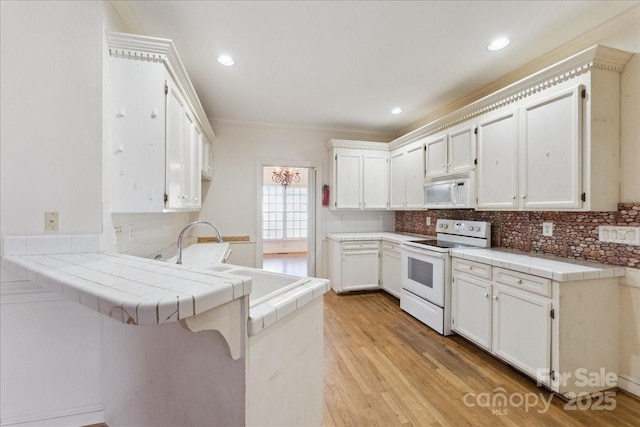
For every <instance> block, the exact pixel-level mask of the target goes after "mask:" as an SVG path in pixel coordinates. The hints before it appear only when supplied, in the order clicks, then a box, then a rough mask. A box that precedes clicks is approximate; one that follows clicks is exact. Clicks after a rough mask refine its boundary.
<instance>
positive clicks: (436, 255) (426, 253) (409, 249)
mask: <svg viewBox="0 0 640 427" xmlns="http://www.w3.org/2000/svg"><path fill="white" fill-rule="evenodd" d="M402 250H403V251H407V252H411V253H414V254H418V255H421V256H425V257H430V258H439V259H444V257H445V254H443V253H440V252H431V251H429V250H428V249H418V248H414V247H412V246H404V245H403V246H402Z"/></svg>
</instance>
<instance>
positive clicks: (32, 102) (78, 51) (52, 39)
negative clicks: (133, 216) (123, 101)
mask: <svg viewBox="0 0 640 427" xmlns="http://www.w3.org/2000/svg"><path fill="white" fill-rule="evenodd" d="M0 7H1V8H2V9H1V13H0V18H1V21H0V22H1V24H0V30H1V33H0V42H1V43H2V44H1V47H0V55H1V57H0V66H1V69H0V78H1V80H0V90H1V96H0V98H1V105H0V110H1V111H2V117H1V120H2V122H1V126H0V139H1V140H2V145H1V151H0V162H1V163H0V168H1V170H2V180H1V183H0V192H1V194H2V203H1V204H0V228H1V229H2V234H3V235H34V234H42V233H43V232H44V213H45V211H58V212H59V213H60V231H59V233H60V234H83V233H92V234H100V233H102V204H101V202H102V194H101V190H102V37H103V34H102V3H101V2H92V1H80V2H77V1H72V2H63V1H59V2H58V1H56V2H38V3H34V2H10V1H2V2H0Z"/></svg>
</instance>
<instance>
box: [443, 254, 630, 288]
mask: <svg viewBox="0 0 640 427" xmlns="http://www.w3.org/2000/svg"><path fill="white" fill-rule="evenodd" d="M451 256H452V257H454V258H461V259H466V260H469V261H476V262H479V263H482V264H489V265H492V266H494V267H502V268H506V269H508V270H514V271H518V272H521V273H528V274H532V275H534V276H540V277H545V278H547V279H552V280H555V281H558V282H570V281H575V280H591V279H604V278H613V277H624V276H625V275H626V270H625V268H624V267H620V266H616V265H607V264H598V263H594V262H588V261H579V260H572V259H569V258H560V257H551V256H539V255H537V254H528V253H526V252H520V251H515V250H511V249H502V248H495V249H486V248H465V249H453V250H452V251H451Z"/></svg>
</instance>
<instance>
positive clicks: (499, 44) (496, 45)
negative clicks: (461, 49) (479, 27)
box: [487, 37, 511, 51]
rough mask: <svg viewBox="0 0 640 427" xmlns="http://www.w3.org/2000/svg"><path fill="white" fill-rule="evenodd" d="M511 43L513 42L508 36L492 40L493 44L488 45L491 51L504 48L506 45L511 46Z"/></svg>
mask: <svg viewBox="0 0 640 427" xmlns="http://www.w3.org/2000/svg"><path fill="white" fill-rule="evenodd" d="M509 43H511V40H509V39H508V38H506V37H500V38H498V39H495V40H494V41H492V42H491V44H490V45H489V46H487V49H489V50H491V51H493V50H500V49H504V48H505V47H507V46H509Z"/></svg>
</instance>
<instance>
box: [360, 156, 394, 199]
mask: <svg viewBox="0 0 640 427" xmlns="http://www.w3.org/2000/svg"><path fill="white" fill-rule="evenodd" d="M362 161H363V175H362V199H363V201H362V207H363V208H364V209H387V207H388V205H389V190H388V187H389V153H388V152H383V153H376V152H371V153H369V152H366V153H364V154H363V156H362Z"/></svg>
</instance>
